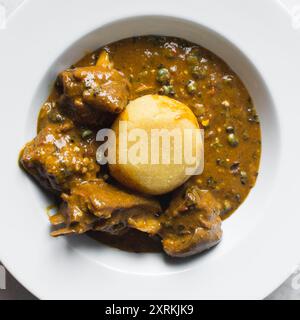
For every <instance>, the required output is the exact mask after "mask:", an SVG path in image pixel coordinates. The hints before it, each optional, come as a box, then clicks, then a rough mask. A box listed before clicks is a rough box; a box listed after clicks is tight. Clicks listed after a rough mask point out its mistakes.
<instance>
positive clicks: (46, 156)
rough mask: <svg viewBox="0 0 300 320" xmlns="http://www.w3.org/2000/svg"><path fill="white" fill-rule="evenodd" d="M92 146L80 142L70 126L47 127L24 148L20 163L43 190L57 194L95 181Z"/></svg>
mask: <svg viewBox="0 0 300 320" xmlns="http://www.w3.org/2000/svg"><path fill="white" fill-rule="evenodd" d="M95 148H96V145H95V144H93V142H87V141H82V140H80V137H79V133H78V132H77V131H76V130H73V129H71V128H70V127H67V128H66V127H65V126H49V127H46V128H44V129H42V130H41V131H40V132H39V134H38V135H37V137H36V138H35V139H34V140H32V141H31V142H29V143H27V144H26V146H25V147H24V149H23V151H22V153H21V156H20V163H21V165H22V166H23V167H24V168H25V170H26V171H27V172H28V173H30V174H31V175H32V176H33V177H34V178H35V179H36V180H38V181H39V183H40V184H41V185H42V186H43V187H45V188H46V189H48V190H50V191H53V192H56V193H60V192H62V191H67V190H69V189H70V188H71V187H72V186H73V185H74V184H76V183H78V182H80V181H82V180H89V179H94V178H96V175H97V172H98V171H99V166H98V164H97V163H96V159H95V156H94V155H95V150H96V149H95Z"/></svg>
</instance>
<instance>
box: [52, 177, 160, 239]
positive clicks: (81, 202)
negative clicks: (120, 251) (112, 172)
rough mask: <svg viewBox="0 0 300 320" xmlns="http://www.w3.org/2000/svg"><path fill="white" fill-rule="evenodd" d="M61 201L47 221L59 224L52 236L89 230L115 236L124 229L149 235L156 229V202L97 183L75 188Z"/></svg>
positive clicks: (100, 181)
mask: <svg viewBox="0 0 300 320" xmlns="http://www.w3.org/2000/svg"><path fill="white" fill-rule="evenodd" d="M62 199H63V200H64V202H63V204H62V206H61V208H60V210H59V212H58V214H57V215H55V216H54V217H52V218H51V219H50V221H51V223H52V224H53V225H60V224H62V223H63V228H62V229H59V230H57V231H54V232H53V233H52V235H53V236H59V235H64V234H70V233H78V234H81V233H84V232H87V231H90V230H95V231H104V232H108V233H110V234H114V235H116V234H122V232H124V231H126V230H127V229H128V228H134V229H137V230H140V231H142V232H146V233H148V234H151V235H152V234H156V233H157V232H158V230H159V229H160V223H159V221H158V219H157V218H156V214H157V213H159V212H160V211H161V208H160V205H159V203H158V202H157V201H155V200H152V199H150V198H146V197H144V196H141V195H138V194H133V193H131V192H127V191H125V190H121V189H119V188H118V187H116V186H112V185H110V184H107V183H106V182H104V181H103V180H101V179H95V180H92V181H88V182H83V183H81V184H79V185H76V186H75V187H74V188H72V190H71V194H70V195H68V194H63V195H62Z"/></svg>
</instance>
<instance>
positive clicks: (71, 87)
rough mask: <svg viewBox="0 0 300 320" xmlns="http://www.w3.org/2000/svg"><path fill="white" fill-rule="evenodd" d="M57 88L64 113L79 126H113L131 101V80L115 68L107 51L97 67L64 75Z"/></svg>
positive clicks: (64, 73)
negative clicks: (114, 119) (117, 115)
mask: <svg viewBox="0 0 300 320" xmlns="http://www.w3.org/2000/svg"><path fill="white" fill-rule="evenodd" d="M57 87H58V90H59V92H60V93H61V96H60V99H59V101H60V105H61V107H62V108H63V110H64V111H65V112H66V113H67V114H68V115H69V116H70V117H71V118H72V119H73V120H75V121H76V122H77V123H79V124H83V125H89V126H96V125H97V126H103V125H104V124H106V123H108V124H110V122H111V119H113V114H117V113H120V112H121V111H122V110H123V109H124V108H125V106H126V105H127V102H128V97H129V83H128V81H127V79H126V78H125V76H124V75H123V74H122V73H121V72H119V71H117V70H116V69H114V68H113V65H112V63H111V62H110V61H109V58H108V54H107V53H106V52H105V51H103V52H102V54H101V55H100V57H99V60H98V62H97V64H96V65H95V66H89V67H81V68H75V69H69V70H66V71H63V72H61V73H60V74H59V76H58V79H57Z"/></svg>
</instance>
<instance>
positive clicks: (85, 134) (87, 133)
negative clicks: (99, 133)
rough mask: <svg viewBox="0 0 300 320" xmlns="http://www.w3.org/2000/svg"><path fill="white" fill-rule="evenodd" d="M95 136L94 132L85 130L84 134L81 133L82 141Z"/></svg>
mask: <svg viewBox="0 0 300 320" xmlns="http://www.w3.org/2000/svg"><path fill="white" fill-rule="evenodd" d="M92 135H93V131H92V130H89V129H87V130H83V131H82V133H81V137H82V139H86V138H89V137H91V136H92Z"/></svg>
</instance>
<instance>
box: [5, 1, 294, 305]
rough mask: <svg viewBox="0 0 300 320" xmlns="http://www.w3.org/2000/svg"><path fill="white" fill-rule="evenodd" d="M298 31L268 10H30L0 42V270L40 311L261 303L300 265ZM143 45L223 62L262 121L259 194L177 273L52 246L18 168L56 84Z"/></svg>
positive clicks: (151, 257) (159, 5) (54, 4)
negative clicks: (93, 53)
mask: <svg viewBox="0 0 300 320" xmlns="http://www.w3.org/2000/svg"><path fill="white" fill-rule="evenodd" d="M282 1H284V0H282ZM162 16H165V17H162ZM168 16H169V17H173V18H168ZM127 18H128V19H127ZM294 27H295V26H294ZM294 27H293V25H292V20H291V17H290V16H289V14H288V11H287V10H284V8H283V6H281V5H279V4H278V2H276V1H271V0H270V1H268V0H265V1H262V0H255V1H254V0H244V1H240V0H226V1H219V0H203V1H199V0H197V1H196V0H195V1H189V2H176V1H174V0H172V1H169V0H164V1H150V2H145V1H139V0H138V1H132V0H131V1H129V2H128V1H121V0H120V1H117V0H111V1H108V2H105V5H104V4H103V2H102V1H98V0H85V1H81V0H65V1H59V0H43V1H39V0H31V1H29V0H28V1H26V2H25V4H24V5H23V6H22V7H21V8H19V9H18V10H17V12H16V13H15V14H14V15H13V17H12V18H11V19H10V20H9V21H8V24H7V29H6V30H1V31H0V43H1V51H0V52H1V53H0V54H1V56H0V70H1V77H0V88H1V91H0V97H1V110H2V117H1V119H2V121H1V126H0V130H1V137H2V140H1V142H2V148H1V150H2V152H1V160H0V161H1V168H3V170H2V174H1V176H2V183H1V202H2V208H1V213H0V217H1V220H0V221H1V223H0V259H1V261H2V262H3V263H4V264H5V265H6V266H7V268H8V269H9V270H10V271H11V272H12V273H13V275H14V276H15V277H16V278H17V279H18V280H19V281H20V282H21V283H22V284H23V285H24V286H25V287H26V288H28V289H29V290H30V291H31V292H32V293H33V294H35V295H36V296H38V297H39V298H43V299H55V298H56V299H63V298H66V299H72V298H73V299H146V298H148V299H155V298H156V299H164V298H166V299H175V298H176V299H213V298H217V299H219V298H225V299H230V298H238V299H245V298H252V299H260V298H263V297H265V296H266V295H267V294H268V293H270V292H271V291H272V290H273V289H275V288H276V287H277V286H278V285H279V284H280V283H281V282H282V281H283V280H284V279H285V278H286V277H287V276H288V275H289V274H290V273H291V272H292V270H293V267H295V266H296V264H297V263H298V262H299V261H300V253H299V243H300V241H299V240H300V232H299V225H300V212H299V205H298V194H299V192H298V190H297V185H298V181H299V178H300V175H299V172H298V165H299V163H300V153H299V147H298V145H299V142H298V135H299V134H298V127H299V119H300V111H299V110H300V108H299V100H300V99H299V89H298V87H299V76H298V74H299V70H300V59H299V56H300V41H299V40H300V37H299V32H300V31H298V30H297V29H295V28H294ZM147 33H148V34H149V33H152V34H164V35H174V36H179V37H183V38H186V39H188V40H191V41H194V42H197V43H199V44H201V45H203V46H205V47H207V48H208V49H210V50H212V51H213V52H215V53H217V54H218V55H220V56H221V57H222V58H223V59H224V60H225V61H226V62H227V63H228V64H229V65H230V66H231V67H232V68H233V69H234V70H235V71H236V72H237V73H238V75H239V76H240V77H241V78H242V80H243V81H244V83H245V84H246V86H247V87H248V89H249V91H250V93H251V95H252V97H253V99H254V102H255V104H256V106H257V108H258V112H259V114H260V117H261V120H262V131H263V154H262V163H261V169H260V176H259V178H258V181H257V184H256V186H255V188H254V189H253V190H252V192H251V194H250V196H249V197H248V199H247V200H246V202H245V203H244V204H243V205H242V206H241V207H240V208H239V209H238V211H237V212H236V213H235V214H234V215H233V216H232V217H231V218H230V219H228V220H227V221H225V223H224V239H223V241H222V243H221V244H220V245H219V246H218V247H216V248H215V249H214V250H211V251H209V252H208V253H206V254H204V255H201V256H197V257H194V258H192V259H189V260H182V261H181V262H180V263H174V262H172V261H170V260H168V259H166V258H165V257H164V256H163V255H159V254H132V253H126V252H121V251H119V250H116V249H112V248H108V247H105V246H100V245H99V244H98V243H96V242H94V241H93V240H90V239H88V238H87V237H74V238H60V239H53V238H51V237H50V236H49V223H48V221H47V217H46V214H45V207H46V206H47V205H48V204H49V199H47V198H46V197H45V196H44V194H43V193H42V192H41V190H40V189H39V188H38V187H37V186H36V185H35V184H33V183H32V181H30V180H29V179H28V178H27V177H26V176H25V175H24V173H23V172H22V171H21V170H20V169H19V168H18V166H17V158H18V152H19V150H20V148H21V147H22V146H23V144H24V143H25V142H26V141H27V140H29V139H31V138H32V137H33V136H34V133H35V123H36V118H37V115H38V111H39V108H40V105H41V103H42V102H43V100H45V99H46V97H47V95H48V93H49V90H50V88H51V85H52V83H53V81H54V79H55V76H56V75H57V73H58V72H59V71H60V70H62V69H63V68H64V67H66V66H67V65H70V64H71V63H73V62H74V61H76V59H78V58H79V57H80V56H82V55H83V54H84V53H85V52H86V51H88V50H93V49H95V48H97V47H99V46H100V45H103V44H105V43H107V42H111V41H115V40H117V39H120V38H124V37H128V36H133V35H141V34H147Z"/></svg>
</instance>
